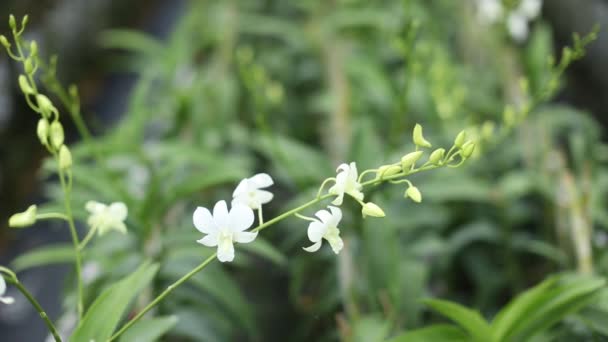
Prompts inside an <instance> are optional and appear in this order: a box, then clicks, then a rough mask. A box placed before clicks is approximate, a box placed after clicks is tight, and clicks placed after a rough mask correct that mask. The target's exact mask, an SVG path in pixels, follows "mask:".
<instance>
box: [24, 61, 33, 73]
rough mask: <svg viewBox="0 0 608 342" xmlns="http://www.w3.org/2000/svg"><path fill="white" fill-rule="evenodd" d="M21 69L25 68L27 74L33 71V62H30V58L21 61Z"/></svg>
mask: <svg viewBox="0 0 608 342" xmlns="http://www.w3.org/2000/svg"><path fill="white" fill-rule="evenodd" d="M23 70H25V73H26V74H28V75H30V74H31V73H32V72H33V71H34V64H33V63H32V59H31V58H28V59H26V60H25V62H24V63H23Z"/></svg>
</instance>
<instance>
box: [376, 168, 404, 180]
mask: <svg viewBox="0 0 608 342" xmlns="http://www.w3.org/2000/svg"><path fill="white" fill-rule="evenodd" d="M399 172H401V166H398V165H382V166H380V168H378V172H376V179H381V178H385V177H390V176H394V175H396V174H398V173H399Z"/></svg>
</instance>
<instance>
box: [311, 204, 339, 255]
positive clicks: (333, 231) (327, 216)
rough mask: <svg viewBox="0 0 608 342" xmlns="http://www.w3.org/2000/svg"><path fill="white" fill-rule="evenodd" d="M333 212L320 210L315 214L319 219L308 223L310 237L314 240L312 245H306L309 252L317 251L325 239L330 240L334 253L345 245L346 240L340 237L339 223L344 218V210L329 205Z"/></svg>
mask: <svg viewBox="0 0 608 342" xmlns="http://www.w3.org/2000/svg"><path fill="white" fill-rule="evenodd" d="M328 208H329V210H330V211H331V213H330V212H329V211H327V210H319V211H317V213H316V214H315V216H317V217H318V218H319V219H318V220H314V221H313V222H311V223H310V224H309V225H308V238H309V239H310V241H312V242H313V245H312V246H309V247H304V250H305V251H307V252H316V251H318V250H319V248H321V244H322V243H323V239H325V240H327V242H329V245H330V246H331V249H332V250H333V251H334V253H336V254H338V253H340V251H341V250H342V247H344V242H343V241H342V238H340V229H338V224H339V223H340V220H342V210H340V208H338V207H333V206H329V207H328Z"/></svg>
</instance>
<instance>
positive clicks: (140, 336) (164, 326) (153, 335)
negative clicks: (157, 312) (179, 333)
mask: <svg viewBox="0 0 608 342" xmlns="http://www.w3.org/2000/svg"><path fill="white" fill-rule="evenodd" d="M176 323H177V316H167V317H155V318H150V319H146V320H141V321H139V322H137V323H135V324H133V326H132V327H131V328H129V330H127V331H126V332H125V333H124V334H123V335H122V336H121V337H120V341H121V342H154V341H158V339H159V338H160V337H161V336H163V335H164V334H165V333H167V332H168V331H169V330H171V328H173V327H174V326H175V324H176Z"/></svg>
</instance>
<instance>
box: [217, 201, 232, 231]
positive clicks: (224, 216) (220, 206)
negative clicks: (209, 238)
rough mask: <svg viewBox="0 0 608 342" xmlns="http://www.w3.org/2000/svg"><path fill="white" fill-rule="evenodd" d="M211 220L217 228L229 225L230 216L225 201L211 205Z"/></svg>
mask: <svg viewBox="0 0 608 342" xmlns="http://www.w3.org/2000/svg"><path fill="white" fill-rule="evenodd" d="M213 221H214V222H215V226H216V227H217V228H218V229H221V228H222V227H228V226H229V224H230V218H229V217H228V206H227V205H226V201H219V202H217V203H215V206H214V207H213Z"/></svg>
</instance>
